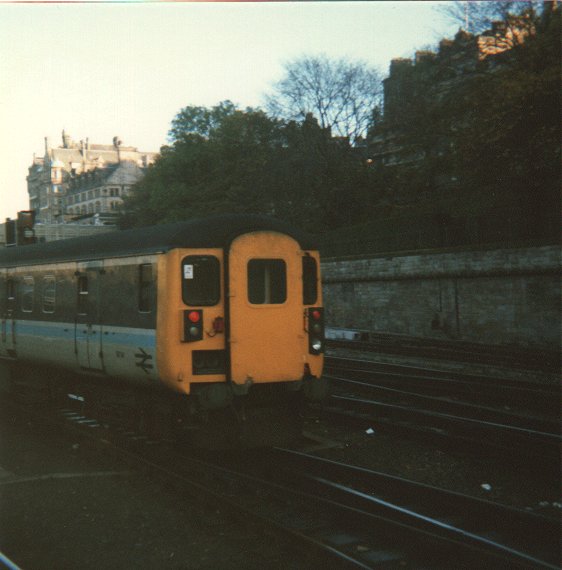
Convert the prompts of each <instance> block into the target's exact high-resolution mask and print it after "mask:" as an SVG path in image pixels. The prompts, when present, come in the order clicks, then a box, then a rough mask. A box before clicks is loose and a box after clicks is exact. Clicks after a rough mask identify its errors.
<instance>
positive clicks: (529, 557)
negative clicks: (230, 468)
mask: <svg viewBox="0 0 562 570" xmlns="http://www.w3.org/2000/svg"><path fill="white" fill-rule="evenodd" d="M275 451H276V453H278V454H281V457H282V458H285V460H286V461H287V462H290V466H291V467H292V468H293V469H294V468H296V467H298V466H299V463H300V465H301V468H302V469H303V470H305V472H306V474H307V476H309V477H316V478H320V479H321V480H322V481H323V482H324V483H325V484H326V485H328V486H329V487H331V488H335V489H337V490H338V491H340V492H343V493H351V494H358V493H359V494H360V496H361V498H362V499H363V500H364V501H372V502H373V503H374V505H375V506H376V507H377V508H376V511H377V512H379V511H380V510H381V509H382V511H383V512H385V511H386V510H388V512H389V513H391V516H392V513H393V512H395V513H396V515H397V516H398V518H399V519H400V520H402V519H406V520H407V519H411V524H414V525H416V526H417V525H418V524H420V525H421V526H422V528H423V529H424V530H425V529H426V527H429V528H433V529H434V532H437V533H439V534H441V533H443V535H444V538H446V539H452V540H454V541H457V540H460V541H461V543H462V545H463V546H468V547H469V548H476V549H478V550H480V549H482V550H484V551H492V552H496V553H497V554H498V556H499V557H500V558H503V557H507V558H508V559H513V560H514V561H516V562H518V563H519V564H526V563H532V564H533V565H537V566H539V567H546V568H551V567H555V568H557V567H558V566H557V565H556V563H557V562H559V560H558V558H559V554H560V553H559V549H558V544H559V536H560V527H561V521H560V520H559V519H554V518H549V517H545V516H542V515H538V514H535V513H532V512H528V511H525V510H521V509H516V508H513V507H508V506H506V505H502V504H499V503H493V502H490V501H484V500H482V499H479V498H476V497H472V496H469V495H464V494H461V493H456V492H452V491H447V490H444V489H439V488H437V487H433V486H430V485H425V484H422V483H419V482H415V481H411V480H408V479H404V478H401V477H397V476H395V475H389V474H387V473H381V472H378V471H373V470H370V469H367V468H364V467H359V466H356V465H346V464H343V463H339V462H337V461H333V460H330V459H325V458H322V457H318V456H315V455H310V454H307V453H303V452H298V451H295V450H290V449H284V448H277V449H276V450H275ZM366 491H368V494H367V493H366ZM412 505H414V506H412ZM451 519H453V520H455V519H459V520H460V523H455V524H452V523H451ZM461 524H462V525H463V526H462V527H461ZM475 529H477V530H475ZM482 529H484V531H486V529H487V532H488V534H489V532H490V530H491V531H492V532H494V533H496V534H499V535H500V538H499V539H494V540H492V539H490V538H489V537H487V536H485V534H486V532H484V533H482ZM533 538H535V539H537V538H538V539H539V540H542V541H543V542H542V543H541V544H536V543H535V541H533V540H532V539H533ZM500 540H501V541H502V542H500ZM521 543H523V544H524V547H526V550H524V549H523V548H524V547H523V546H522V545H521Z"/></svg>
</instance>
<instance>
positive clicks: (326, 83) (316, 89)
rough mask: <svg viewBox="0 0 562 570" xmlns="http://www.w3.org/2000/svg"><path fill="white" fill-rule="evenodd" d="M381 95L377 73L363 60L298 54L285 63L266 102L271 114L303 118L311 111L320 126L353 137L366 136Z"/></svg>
mask: <svg viewBox="0 0 562 570" xmlns="http://www.w3.org/2000/svg"><path fill="white" fill-rule="evenodd" d="M381 95H382V80H381V75H380V73H379V72H378V71H377V70H376V69H374V68H372V67H369V66H368V65H367V64H366V63H364V62H351V61H349V60H347V59H338V60H332V59H329V58H327V57H326V56H316V57H301V58H299V59H297V60H294V61H292V62H289V63H287V64H286V65H285V76H284V77H283V79H281V80H280V81H278V82H277V83H275V85H274V86H273V89H272V92H271V93H269V94H268V95H266V97H265V103H266V108H267V110H268V112H269V113H270V114H272V115H273V116H274V117H278V118H283V119H286V120H303V119H304V118H305V117H306V116H307V115H308V114H312V115H313V116H314V117H316V119H317V120H318V124H319V125H320V126H321V127H322V128H330V129H331V131H332V134H334V135H336V136H343V137H349V138H350V139H351V140H354V139H356V138H357V137H359V136H364V135H365V133H366V131H367V128H368V126H369V125H370V123H371V122H372V119H373V110H374V108H375V107H376V106H378V105H380V101H381Z"/></svg>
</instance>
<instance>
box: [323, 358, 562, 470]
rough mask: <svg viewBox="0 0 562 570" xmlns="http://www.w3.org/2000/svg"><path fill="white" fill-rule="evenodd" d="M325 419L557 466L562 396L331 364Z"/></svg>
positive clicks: (420, 371) (498, 383) (525, 385)
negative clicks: (330, 417) (370, 425)
mask: <svg viewBox="0 0 562 570" xmlns="http://www.w3.org/2000/svg"><path fill="white" fill-rule="evenodd" d="M325 375H326V377H327V378H329V379H330V380H331V382H332V387H333V392H332V394H331V397H330V400H329V402H328V404H327V407H326V411H327V412H329V413H332V414H336V415H340V416H343V417H344V418H347V419H349V420H350V419H356V420H358V421H360V422H363V423H365V422H367V423H375V424H376V425H377V426H378V427H379V428H380V429H395V430H400V431H402V432H404V431H409V432H417V433H418V434H420V433H423V434H424V435H425V436H426V437H431V438H439V439H443V438H449V439H455V440H457V441H460V442H462V443H464V444H466V445H469V444H470V445H471V447H473V448H475V449H481V450H484V449H487V450H490V449H491V450H493V451H494V452H496V451H498V450H499V451H504V452H508V453H510V454H512V455H513V456H520V457H521V458H522V459H523V460H525V459H526V458H528V457H534V458H540V459H541V460H542V461H548V462H550V464H551V465H557V464H558V462H559V457H560V444H561V443H562V437H561V436H560V415H559V414H560V412H559V405H560V397H559V396H560V390H559V388H558V387H554V386H551V385H548V384H544V383H540V382H535V381H524V380H513V379H501V378H496V377H483V376H475V375H470V374H466V373H462V372H461V373H459V372H455V373H453V372H450V371H449V372H444V371H440V370H436V369H434V368H429V369H427V368H425V369H424V368H421V367H413V366H404V365H398V364H395V363H394V364H388V363H383V362H373V361H370V360H364V359H358V358H341V357H329V358H327V359H326V374H325Z"/></svg>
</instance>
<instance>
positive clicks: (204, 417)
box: [0, 361, 326, 450]
mask: <svg viewBox="0 0 562 570" xmlns="http://www.w3.org/2000/svg"><path fill="white" fill-rule="evenodd" d="M0 390H2V391H6V392H10V393H11V395H12V396H13V397H15V398H17V399H18V400H20V401H22V402H25V403H27V404H30V405H40V406H44V405H49V406H51V407H53V408H55V409H69V410H73V411H76V412H78V413H80V414H81V415H83V416H86V417H88V418H92V419H95V420H97V422H98V423H100V424H101V425H106V426H108V427H111V428H114V427H117V428H121V429H124V430H127V431H131V432H134V433H137V434H139V435H146V436H147V437H149V438H151V439H155V440H156V439H169V440H175V441H181V442H185V443H187V444H189V445H193V446H195V447H200V448H205V449H217V450H218V449H232V448H236V447H269V446H279V445H284V444H287V443H290V442H291V441H295V440H297V439H298V438H299V437H300V436H301V435H302V423H303V411H304V407H305V406H306V404H307V402H309V401H321V400H322V399H323V398H324V396H325V395H326V380H325V379H322V378H316V377H313V376H311V375H308V376H306V375H305V376H304V377H303V378H302V379H301V380H298V381H291V382H275V383H260V384H254V385H252V386H251V387H249V386H245V387H244V386H243V387H237V386H236V385H233V384H230V383H226V382H225V383H216V382H213V383H208V384H199V385H196V386H195V388H194V390H193V391H192V394H190V395H189V396H185V395H181V394H174V393H170V392H169V391H167V390H165V389H158V388H153V387H139V386H136V385H133V384H131V383H121V382H120V383H118V384H116V383H115V378H110V377H107V376H103V375H91V374H77V373H72V372H68V371H63V370H60V369H57V368H51V367H48V366H34V365H28V364H21V363H18V362H13V361H12V362H10V361H2V362H1V363H0Z"/></svg>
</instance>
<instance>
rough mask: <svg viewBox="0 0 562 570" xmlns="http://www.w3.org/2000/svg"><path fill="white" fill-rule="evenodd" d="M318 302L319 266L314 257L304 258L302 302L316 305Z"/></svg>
mask: <svg viewBox="0 0 562 570" xmlns="http://www.w3.org/2000/svg"><path fill="white" fill-rule="evenodd" d="M317 300H318V264H317V263H316V259H314V257H309V256H306V257H303V258H302V302H303V305H314V303H316V301H317Z"/></svg>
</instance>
